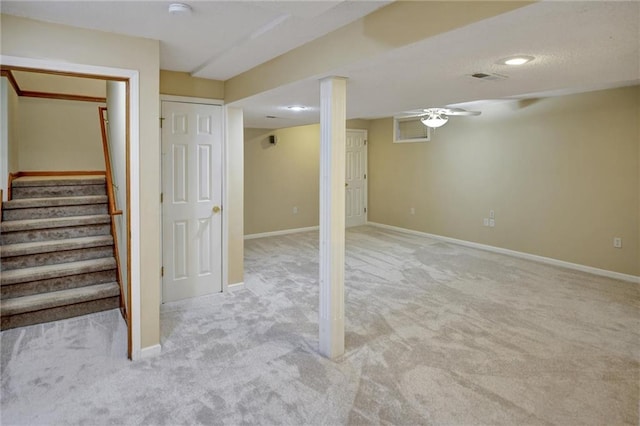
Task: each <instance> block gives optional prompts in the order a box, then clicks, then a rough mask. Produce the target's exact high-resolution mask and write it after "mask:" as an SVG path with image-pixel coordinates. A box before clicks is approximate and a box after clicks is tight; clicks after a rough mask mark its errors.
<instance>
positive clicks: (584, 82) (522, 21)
mask: <svg viewBox="0 0 640 426" xmlns="http://www.w3.org/2000/svg"><path fill="white" fill-rule="evenodd" d="M169 3H170V2H164V1H158V2H137V1H132V2H94V1H86V2H58V1H55V2H54V1H44V2H31V1H27V2H12V1H4V0H3V1H2V3H1V10H2V13H9V14H15V15H20V16H26V17H30V18H34V19H40V20H45V21H52V22H59V23H64V24H68V25H74V26H80V27H85V28H94V29H99V30H104V31H112V32H117V33H123V34H129V35H136V36H142V37H148V38H154V39H159V40H161V53H160V54H161V68H162V69H169V70H174V71H186V72H190V73H192V74H193V75H194V76H197V77H205V78H214V79H221V80H225V79H228V78H230V77H232V76H234V75H237V74H239V73H241V72H243V71H246V70H248V69H250V68H252V67H254V66H256V65H259V64H260V63H263V62H265V61H267V60H269V59H272V58H274V57H276V56H278V55H280V54H282V53H285V52H287V51H289V50H291V49H293V48H295V47H297V46H300V45H302V44H304V43H306V42H308V41H310V40H312V39H314V38H317V37H319V36H322V35H323V34H326V33H328V32H330V31H332V30H334V29H336V28H338V27H340V26H343V25H346V24H347V23H349V22H351V21H354V20H356V19H358V18H360V17H362V16H364V15H366V14H368V13H370V12H372V11H373V10H375V9H377V8H379V7H381V6H383V5H385V4H386V3H389V2H388V1H387V2H371V1H332V2H329V1H246V2H245V1H233V2H220V1H217V2H216V1H191V2H189V3H190V4H191V5H192V6H193V9H194V14H193V15H192V16H191V17H190V18H187V19H185V17H175V16H169V14H168V13H167V6H168V4H169ZM167 28H171V30H170V31H168V30H167ZM513 54H526V55H532V56H535V58H536V59H535V60H534V61H533V62H531V63H529V64H526V65H524V66H522V67H519V68H515V67H507V66H504V65H498V64H496V61H497V60H498V59H500V58H503V57H506V56H510V55H513ZM475 72H485V73H499V74H503V75H505V76H507V77H508V78H507V79H505V80H501V81H481V80H477V79H473V78H472V77H469V75H470V74H472V73H475ZM326 75H342V76H346V77H348V78H349V80H348V98H347V116H348V118H378V117H386V116H391V115H394V114H397V113H400V112H402V111H407V110H413V109H417V108H423V107H432V106H444V105H449V104H454V103H464V102H470V101H478V100H490V99H505V98H531V97H537V96H549V95H553V94H560V93H573V92H580V91H589V90H596V89H602V88H609V87H618V86H624V85H630V84H639V83H640V2H638V1H632V2H618V1H587V2H580V1H567V2H555V1H543V2H538V3H534V4H532V5H530V6H526V7H522V8H520V9H516V10H514V11H513V12H509V13H505V14H502V15H499V16H496V17H493V18H490V19H487V20H485V21H481V22H477V23H475V24H472V25H469V26H466V27H462V28H459V29H456V30H454V31H451V32H448V33H445V34H440V35H437V36H435V37H432V38H428V39H425V40H422V41H420V42H418V43H415V44H412V45H409V46H404V47H401V48H398V49H395V50H390V51H387V52H386V53H384V54H381V55H377V56H373V57H370V58H368V59H367V60H365V61H361V62H358V63H351V64H349V65H346V66H343V67H341V68H337V69H332V70H330V71H329V72H327V73H326ZM319 77H322V76H314V77H313V78H312V79H309V80H302V81H298V82H295V83H292V84H290V85H287V86H283V87H279V88H277V89H274V90H271V91H268V92H265V93H261V94H259V95H256V96H253V97H250V98H247V99H243V100H241V101H238V102H235V103H234V104H237V105H239V106H242V107H243V108H244V111H245V124H246V125H247V126H249V127H265V128H278V127H288V126H293V125H302V124H309V123H314V122H318V121H319V111H318V106H319V85H318V78H319ZM293 104H304V105H308V106H309V107H310V108H309V110H307V111H305V112H299V113H295V112H292V111H289V110H287V109H286V106H288V105H293ZM474 106H475V107H476V108H478V107H481V104H477V103H476V104H475V105H474ZM267 115H272V116H276V117H278V118H276V119H267V118H266V116H267Z"/></svg>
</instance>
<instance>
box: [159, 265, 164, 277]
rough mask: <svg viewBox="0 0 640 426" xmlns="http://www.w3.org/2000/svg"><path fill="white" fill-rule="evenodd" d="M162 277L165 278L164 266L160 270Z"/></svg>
mask: <svg viewBox="0 0 640 426" xmlns="http://www.w3.org/2000/svg"><path fill="white" fill-rule="evenodd" d="M160 276H161V277H164V266H163V267H161V268H160Z"/></svg>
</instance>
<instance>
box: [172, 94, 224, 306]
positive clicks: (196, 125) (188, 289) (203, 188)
mask: <svg viewBox="0 0 640 426" xmlns="http://www.w3.org/2000/svg"><path fill="white" fill-rule="evenodd" d="M162 117H163V125H162V162H163V164H162V175H163V176H162V177H163V179H162V194H163V195H162V198H163V202H162V213H163V221H162V222H163V229H162V235H163V237H162V240H163V243H162V253H163V255H162V258H163V279H162V301H163V302H171V301H174V300H179V299H185V298H189V297H196V296H202V295H205V294H210V293H215V292H220V291H222V213H221V210H220V209H221V203H222V107H221V106H218V105H202V104H193V103H181V102H168V101H163V102H162Z"/></svg>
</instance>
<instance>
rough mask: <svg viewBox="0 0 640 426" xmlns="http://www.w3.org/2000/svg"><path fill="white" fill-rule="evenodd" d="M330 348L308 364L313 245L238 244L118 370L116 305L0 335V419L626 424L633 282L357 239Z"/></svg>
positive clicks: (434, 246)
mask: <svg viewBox="0 0 640 426" xmlns="http://www.w3.org/2000/svg"><path fill="white" fill-rule="evenodd" d="M347 238H348V246H347V267H346V283H347V284H346V287H347V290H346V312H347V334H346V336H347V337H346V354H345V355H344V356H343V357H342V358H340V359H339V360H337V361H335V362H334V361H330V360H327V359H324V358H322V357H320V356H319V355H318V354H317V346H318V340H317V339H318V326H317V306H318V288H317V286H318V280H317V271H318V261H317V252H318V250H317V247H318V241H317V233H305V234H296V235H290V236H283V237H273V238H264V239H259V240H249V241H247V242H246V251H245V253H246V263H245V268H246V272H245V280H246V281H245V283H246V286H245V288H244V289H242V290H237V291H235V292H232V293H229V294H225V295H214V296H207V297H203V298H199V299H193V300H189V301H183V302H176V303H172V304H167V305H164V306H163V308H162V314H161V315H162V316H161V320H162V321H161V322H162V345H163V350H162V354H161V355H160V356H158V357H156V358H153V359H148V360H143V361H139V362H135V363H130V362H128V361H127V360H126V359H125V351H126V348H125V341H126V330H125V327H124V324H122V321H121V320H120V319H119V317H118V315H119V314H118V312H117V311H110V312H105V313H98V314H94V315H91V316H89V317H85V318H81V319H80V318H76V319H70V320H64V321H59V322H56V323H51V324H44V325H37V326H32V327H26V328H22V329H16V330H8V331H4V332H2V334H1V343H2V351H1V360H2V364H1V367H2V395H1V402H2V406H1V408H2V412H1V414H2V419H1V422H2V424H3V425H10V424H28V425H35V424H171V425H173V424H189V425H193V424H234V425H235V424H265V425H270V424H290V425H304V424H326V425H339V424H397V425H417V424H448V425H457V424H465V425H467V424H492V425H493V424H508V425H514V424H519V425H523V424H544V425H547V424H558V425H584V424H594V425H595V424H598V425H603V424H607V425H618V424H638V403H639V392H640V390H639V384H640V376H639V370H640V362H639V360H640V291H639V287H638V286H637V285H634V284H630V283H625V282H620V281H616V280H610V279H606V278H601V277H595V276H592V275H588V274H583V273H578V272H572V271H568V270H565V269H560V268H555V267H550V266H545V265H540V264H537V263H532V262H529V261H525V260H520V259H515V258H510V257H507V256H503V255H497V254H493V253H488V252H483V251H479V250H475V249H470V248H466V247H461V246H456V245H452V244H445V243H442V242H439V241H436V240H431V239H427V238H421V237H416V236H411V235H405V234H400V233H395V232H390V231H383V230H379V229H376V228H370V227H362V228H356V229H352V230H349V231H348V233H347Z"/></svg>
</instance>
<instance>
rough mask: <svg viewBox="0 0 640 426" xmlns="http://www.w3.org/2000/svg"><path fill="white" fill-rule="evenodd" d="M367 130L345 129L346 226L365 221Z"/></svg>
mask: <svg viewBox="0 0 640 426" xmlns="http://www.w3.org/2000/svg"><path fill="white" fill-rule="evenodd" d="M366 140H367V131H366V130H347V138H346V150H347V153H346V170H345V180H346V182H345V183H346V187H345V196H346V200H345V201H346V202H345V210H346V226H347V227H349V226H359V225H364V224H365V223H366V222H367V213H366V207H367V180H366V173H367V146H366Z"/></svg>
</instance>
